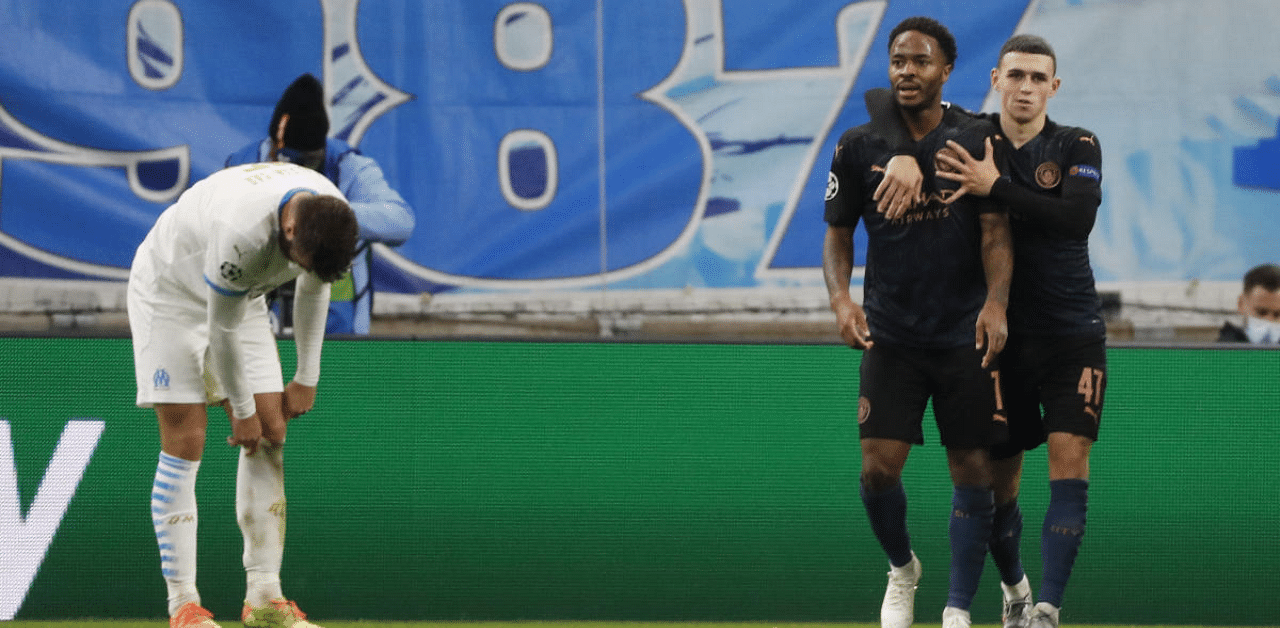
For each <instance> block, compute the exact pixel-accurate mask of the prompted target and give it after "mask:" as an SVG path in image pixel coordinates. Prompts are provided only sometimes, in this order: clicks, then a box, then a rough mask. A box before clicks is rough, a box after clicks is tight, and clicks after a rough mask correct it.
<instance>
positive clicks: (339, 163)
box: [225, 73, 415, 334]
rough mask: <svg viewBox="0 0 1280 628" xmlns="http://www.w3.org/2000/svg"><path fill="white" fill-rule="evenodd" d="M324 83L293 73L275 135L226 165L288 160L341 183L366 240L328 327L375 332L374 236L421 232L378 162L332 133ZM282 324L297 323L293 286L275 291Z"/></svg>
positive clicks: (329, 330) (271, 129)
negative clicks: (292, 313) (371, 321)
mask: <svg viewBox="0 0 1280 628" xmlns="http://www.w3.org/2000/svg"><path fill="white" fill-rule="evenodd" d="M328 133H329V116H328V114H327V113H326V110H325V97H324V87H323V86H322V85H321V84H320V81H319V80H318V79H316V77H315V76H312V75H311V74H310V73H307V74H303V75H302V76H299V77H298V78H297V79H295V80H294V81H293V83H291V84H290V85H289V87H288V88H287V89H285V91H284V94H283V95H281V97H280V100H279V101H278V102H277V103H276V107H275V111H274V112H273V113H272V115H271V122H270V124H269V125H268V127H267V137H265V138H263V139H262V140H260V141H257V142H253V143H251V144H249V145H247V146H244V147H243V148H241V149H240V150H238V151H236V152H234V153H232V154H231V155H230V156H228V157H227V160H226V164H225V165H226V166H227V167H230V166H237V165H241V164H247V163H256V162H269V161H284V162H290V163H295V164H299V165H302V166H305V167H307V168H310V169H312V170H315V171H317V172H319V173H321V174H323V175H324V176H325V178H327V179H329V180H330V181H332V182H333V183H334V185H337V186H338V189H340V190H341V191H342V194H343V195H344V196H345V197H346V198H347V200H348V201H349V202H350V204H351V209H352V210H353V211H355V214H356V220H357V222H358V223H359V224H360V248H359V252H358V253H357V255H356V258H355V260H354V261H352V263H351V270H350V272H348V273H347V274H346V276H344V277H343V278H342V279H340V280H339V281H337V282H334V284H333V294H332V296H331V299H330V304H329V317H328V321H327V323H326V325H325V333H326V334H368V333H369V318H370V313H371V311H372V309H373V285H372V282H371V277H370V274H369V270H370V269H369V267H370V264H371V262H372V257H373V253H372V250H371V249H370V248H369V247H370V245H371V244H372V243H374V242H381V243H383V244H386V245H388V246H398V245H400V244H403V243H404V242H405V241H406V240H408V239H409V236H410V235H412V233H413V227H414V223H415V218H414V214H413V210H412V209H411V208H410V207H409V204H408V203H406V202H405V200H404V198H403V197H402V196H400V193H399V192H397V191H396V190H395V189H393V188H392V187H391V186H390V185H389V184H388V183H387V180H386V176H385V175H384V174H383V172H382V168H381V167H380V166H379V165H378V162H377V161H375V160H373V159H372V158H370V157H368V156H366V155H364V154H362V153H361V152H360V151H359V150H357V149H356V148H354V147H352V146H351V145H350V144H347V143H346V142H344V141H342V140H339V139H336V138H332V137H328ZM273 300H274V301H275V303H274V304H273V306H272V310H273V312H275V313H276V315H277V316H278V319H277V321H276V331H277V333H279V332H281V331H282V330H283V329H284V328H288V327H292V321H290V320H289V312H290V311H291V305H290V302H291V300H292V289H291V286H290V285H289V284H286V285H284V286H281V288H280V289H279V290H277V291H276V292H275V293H274V294H273Z"/></svg>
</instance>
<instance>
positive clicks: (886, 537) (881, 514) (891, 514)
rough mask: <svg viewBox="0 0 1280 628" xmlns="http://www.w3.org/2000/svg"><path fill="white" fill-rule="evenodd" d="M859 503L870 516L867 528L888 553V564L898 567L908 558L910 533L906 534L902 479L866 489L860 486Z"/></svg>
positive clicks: (904, 493)
mask: <svg viewBox="0 0 1280 628" xmlns="http://www.w3.org/2000/svg"><path fill="white" fill-rule="evenodd" d="M861 492H862V504H863V505H864V506H866V508H867V517H868V518H870V519H871V531H872V532H874V533H875V535H876V539H877V540H879V541H880V547H882V548H884V553H885V554H887V555H888V556H889V564H891V565H893V566H894V567H902V566H904V565H906V564H907V563H909V562H911V537H910V535H908V534H907V493H906V491H904V490H903V489H902V483H901V482H899V483H898V484H896V485H894V486H892V487H890V488H887V489H884V490H881V491H870V490H868V489H867V487H866V486H862V488H861Z"/></svg>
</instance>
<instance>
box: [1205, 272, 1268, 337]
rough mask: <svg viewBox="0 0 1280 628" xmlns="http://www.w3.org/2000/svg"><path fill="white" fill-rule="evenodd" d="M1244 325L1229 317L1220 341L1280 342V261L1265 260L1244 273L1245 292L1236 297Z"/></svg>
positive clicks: (1223, 326) (1219, 335) (1223, 327)
mask: <svg viewBox="0 0 1280 628" xmlns="http://www.w3.org/2000/svg"><path fill="white" fill-rule="evenodd" d="M1236 309H1237V310H1238V311H1239V312H1240V314H1241V315H1243V316H1244V327H1239V326H1237V325H1235V324H1234V323H1232V322H1230V321H1228V322H1226V323H1224V324H1223V325H1222V329H1221V330H1220V331H1219V332H1218V342H1247V343H1250V344H1255V345H1280V265H1276V264H1262V265H1260V266H1254V267H1253V268H1251V269H1249V272H1247V273H1245V274H1244V292H1241V293H1240V298H1239V299H1237V300H1236Z"/></svg>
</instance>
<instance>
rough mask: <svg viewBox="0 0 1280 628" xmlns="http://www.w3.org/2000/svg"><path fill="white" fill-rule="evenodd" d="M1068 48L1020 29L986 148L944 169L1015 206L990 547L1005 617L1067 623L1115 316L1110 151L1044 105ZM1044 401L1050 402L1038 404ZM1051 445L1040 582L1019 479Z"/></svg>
mask: <svg viewBox="0 0 1280 628" xmlns="http://www.w3.org/2000/svg"><path fill="white" fill-rule="evenodd" d="M1060 84H1061V79H1060V78H1058V76H1057V57H1056V55H1055V54H1054V52H1053V48H1052V47H1051V46H1050V45H1049V43H1048V42H1047V41H1045V40H1044V39H1042V38H1040V37H1037V36H1034V35H1016V36H1014V37H1012V38H1010V39H1009V40H1008V41H1007V42H1005V44H1004V46H1002V47H1001V50H1000V58H999V62H998V65H997V67H996V68H995V69H993V70H992V71H991V85H992V88H993V89H995V90H996V91H997V92H998V93H999V94H1000V104H1001V106H1000V112H999V113H998V114H992V115H991V116H989V118H990V119H991V120H993V121H996V122H997V123H998V124H999V125H1000V130H1001V131H1002V134H1001V135H999V136H997V137H996V139H995V142H994V147H995V151H994V156H993V155H992V153H993V151H991V150H990V148H991V146H992V143H991V142H988V144H987V148H988V150H987V154H986V156H985V158H983V159H974V158H973V157H972V156H971V155H970V153H969V152H968V151H966V150H965V149H964V147H962V146H959V145H954V144H953V145H952V148H953V149H954V150H955V151H956V156H955V157H949V156H945V155H944V156H942V157H940V160H941V161H942V162H943V163H945V164H946V165H947V166H948V167H949V168H950V169H951V170H952V171H951V172H941V173H939V174H938V176H940V177H943V178H947V179H950V180H952V181H956V182H958V183H959V184H960V188H959V189H958V190H957V192H956V195H957V196H958V195H963V194H972V195H976V196H981V197H989V198H991V199H993V200H995V201H997V202H1000V203H1003V204H1005V205H1007V206H1008V208H1009V214H1010V220H1011V224H1012V227H1013V240H1014V272H1013V285H1012V288H1011V291H1010V297H1009V342H1008V345H1007V346H1006V347H1005V350H1004V354H1003V355H1002V356H1001V372H1002V375H1003V379H1002V384H1003V393H1004V400H1005V407H1006V409H1007V410H1008V413H1009V429H1010V435H1011V438H1010V442H1009V443H1008V444H1006V445H1003V446H1000V447H997V448H996V449H994V450H993V452H992V458H993V469H994V471H995V485H994V486H995V494H996V515H995V520H994V524H993V527H992V538H991V555H992V558H993V559H994V561H995V563H996V566H997V568H998V569H999V570H1000V575H1001V580H1002V585H1003V588H1004V598H1005V613H1004V615H1005V617H1004V621H1005V626H1008V627H1014V626H1025V625H1030V626H1032V627H1033V628H1049V627H1056V626H1057V625H1058V618H1059V611H1060V609H1061V607H1062V600H1063V594H1064V592H1065V589H1066V585H1067V581H1068V579H1069V578H1070V575H1071V570H1072V567H1073V566H1074V564H1075V559H1076V555H1077V553H1078V552H1079V548H1080V543H1081V539H1082V537H1083V535H1084V529H1085V513H1086V510H1087V506H1088V489H1089V453H1090V450H1091V448H1092V446H1093V443H1094V442H1095V441H1096V440H1097V438H1098V428H1099V425H1100V422H1101V419H1102V403H1103V393H1104V391H1105V389H1106V382H1107V375H1106V372H1107V367H1106V324H1105V322H1104V321H1103V318H1102V304H1101V301H1100V300H1099V299H1098V294H1097V289H1096V287H1095V283H1094V278H1093V271H1092V269H1091V268H1090V265H1089V233H1090V232H1091V231H1092V230H1093V225H1094V221H1095V219H1096V217H1097V211H1098V206H1099V204H1101V202H1102V187H1101V184H1102V152H1101V149H1100V147H1099V145H1098V140H1097V138H1096V137H1095V136H1094V134H1093V133H1091V132H1089V131H1087V130H1085V129H1081V128H1078V127H1068V126H1060V125H1058V124H1056V123H1054V122H1053V121H1052V120H1050V119H1049V118H1048V116H1047V113H1046V109H1047V105H1048V100H1049V98H1052V97H1053V96H1054V94H1056V93H1057V90H1058V87H1059V85H1060ZM873 92H876V93H868V95H867V104H868V109H869V110H870V112H871V115H872V118H873V120H874V122H873V125H874V126H876V128H877V130H878V131H881V132H883V133H884V134H885V135H887V136H890V137H892V138H894V139H893V140H892V141H891V143H892V144H894V145H896V146H898V147H899V148H900V149H902V150H899V152H904V153H905V147H906V146H909V145H910V144H911V143H912V140H911V138H910V137H909V136H908V135H907V134H906V128H905V126H904V125H902V123H901V121H900V120H898V119H897V116H896V115H894V114H893V111H892V109H891V108H890V105H891V95H890V94H888V92H887V91H885V90H873ZM919 170H920V168H919V166H918V164H917V162H916V161H915V159H913V158H911V157H910V156H906V155H905V154H904V155H901V156H899V157H895V158H894V159H893V160H892V161H891V162H890V165H889V167H888V172H887V173H886V175H885V179H884V183H883V185H881V187H880V188H879V189H877V192H876V194H877V198H878V199H879V201H880V204H879V209H880V210H882V211H884V212H885V213H886V216H897V215H901V213H902V212H904V211H906V208H907V206H908V203H909V202H910V200H911V199H913V198H915V197H916V196H918V195H919V192H918V189H919V183H918V181H919V179H920V178H921V175H920V173H919ZM1041 408H1043V413H1042V412H1041ZM1046 440H1047V442H1048V446H1049V490H1050V500H1049V508H1048V511H1047V512H1046V513H1045V517H1044V523H1043V526H1042V529H1041V533H1042V534H1041V540H1040V551H1041V560H1042V562H1043V581H1042V582H1041V585H1040V591H1039V594H1038V595H1037V596H1036V598H1035V599H1036V600H1037V601H1036V604H1035V606H1034V608H1032V607H1031V604H1030V602H1031V599H1032V598H1031V588H1030V583H1029V582H1028V580H1027V578H1026V575H1025V574H1024V573H1023V570H1022V562H1021V558H1020V557H1019V553H1018V547H1019V544H1020V542H1021V536H1022V514H1021V512H1020V510H1019V508H1018V502H1017V497H1018V491H1019V486H1020V483H1021V475H1022V457H1023V451H1024V450H1029V449H1034V448H1035V447H1038V446H1039V445H1040V444H1041V443H1043V442H1046Z"/></svg>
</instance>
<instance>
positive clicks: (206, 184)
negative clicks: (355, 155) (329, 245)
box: [134, 162, 345, 309]
mask: <svg viewBox="0 0 1280 628" xmlns="http://www.w3.org/2000/svg"><path fill="white" fill-rule="evenodd" d="M299 191H306V192H314V193H316V194H320V195H327V196H336V197H338V198H344V197H343V196H342V192H340V191H338V188H337V187H336V186H334V185H333V183H332V182H330V181H329V179H327V178H325V176H324V175H322V174H320V173H318V172H316V171H314V170H310V169H307V168H304V167H301V166H297V165H293V164H287V163H278V162H277V163H258V164H246V165H243V166H235V167H232V168H227V169H225V170H221V171H218V172H215V173H213V174H211V175H209V176H208V177H206V178H204V179H202V180H200V181H199V182H198V183H196V184H195V185H193V186H191V188H190V189H188V190H187V191H185V192H183V193H182V196H180V197H179V198H178V200H177V202H175V203H174V204H173V205H170V206H169V208H168V209H166V210H165V211H164V212H163V213H161V214H160V217H159V219H157V220H156V224H155V226H154V227H152V228H151V232H150V233H148V234H147V237H146V239H145V240H143V242H142V244H141V245H140V246H139V247H138V253H137V255H136V257H135V261H134V264H135V266H138V265H140V264H141V265H143V266H144V267H146V270H150V271H151V272H150V273H147V274H150V275H151V276H152V277H153V278H154V282H155V283H154V284H153V285H154V286H155V291H156V294H155V295H154V296H156V297H159V298H160V299H162V300H165V301H171V300H173V299H180V300H190V301H191V302H192V303H191V304H192V305H193V306H196V307H199V308H200V309H204V307H205V303H206V301H207V300H208V290H209V289H213V290H217V291H218V292H220V293H222V294H225V295H228V296H241V295H244V296H247V297H249V298H252V297H255V296H258V295H260V294H263V293H265V292H268V291H270V290H271V289H273V288H275V287H277V286H279V285H280V284H283V283H285V282H287V281H289V280H290V279H293V278H295V277H297V276H298V275H299V274H300V273H302V272H303V271H302V267H300V266H298V265H297V264H295V263H293V262H291V261H289V259H288V258H286V257H285V255H284V251H283V250H282V249H281V248H280V210H281V209H282V208H283V207H284V204H285V203H286V202H288V200H289V199H290V198H291V197H292V196H293V194H294V193H295V192H299ZM344 200H345V198H344ZM138 270H141V269H138Z"/></svg>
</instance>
